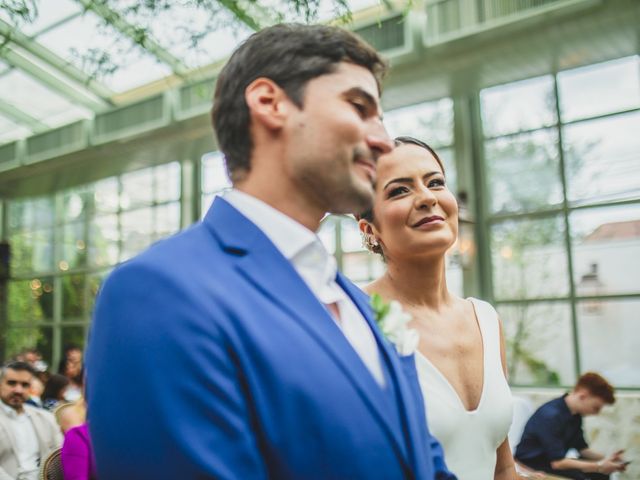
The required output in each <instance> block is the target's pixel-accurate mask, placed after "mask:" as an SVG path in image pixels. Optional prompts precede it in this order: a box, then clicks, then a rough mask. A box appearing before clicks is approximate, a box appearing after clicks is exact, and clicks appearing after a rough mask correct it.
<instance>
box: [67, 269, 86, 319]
mask: <svg viewBox="0 0 640 480" xmlns="http://www.w3.org/2000/svg"><path fill="white" fill-rule="evenodd" d="M85 279H86V277H85V275H84V274H75V275H65V276H63V277H62V321H67V320H77V319H82V318H84V315H85V303H86V301H85Z"/></svg>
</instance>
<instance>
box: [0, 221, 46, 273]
mask: <svg viewBox="0 0 640 480" xmlns="http://www.w3.org/2000/svg"><path fill="white" fill-rule="evenodd" d="M9 243H10V245H11V259H10V262H11V273H12V275H17V274H23V273H29V272H49V271H51V270H53V262H54V259H53V230H52V229H48V230H33V231H26V232H23V233H16V234H14V235H11V236H10V237H9Z"/></svg>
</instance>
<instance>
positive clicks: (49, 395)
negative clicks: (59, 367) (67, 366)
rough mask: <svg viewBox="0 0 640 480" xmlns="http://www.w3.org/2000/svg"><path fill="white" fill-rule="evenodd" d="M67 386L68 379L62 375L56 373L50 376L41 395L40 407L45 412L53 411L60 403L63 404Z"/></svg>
mask: <svg viewBox="0 0 640 480" xmlns="http://www.w3.org/2000/svg"><path fill="white" fill-rule="evenodd" d="M69 384H70V382H69V379H68V378H67V377H65V376H64V375H60V374H57V373H56V374H53V375H51V377H50V378H49V381H48V382H47V384H46V385H45V387H44V392H43V393H42V406H43V407H44V408H46V409H47V410H53V409H55V408H56V407H57V406H58V405H60V404H61V403H65V402H66V399H65V398H66V397H65V394H66V391H67V389H68V388H69Z"/></svg>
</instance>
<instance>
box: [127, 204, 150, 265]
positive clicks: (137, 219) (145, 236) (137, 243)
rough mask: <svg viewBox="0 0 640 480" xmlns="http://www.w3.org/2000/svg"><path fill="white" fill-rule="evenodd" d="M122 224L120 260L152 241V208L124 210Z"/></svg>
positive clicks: (142, 248) (132, 254) (135, 252)
mask: <svg viewBox="0 0 640 480" xmlns="http://www.w3.org/2000/svg"><path fill="white" fill-rule="evenodd" d="M120 222H121V225H122V251H121V252H120V261H121V262H122V261H124V260H128V259H129V258H131V257H133V256H134V255H136V254H137V253H139V252H141V251H142V250H144V249H145V248H146V247H148V246H149V245H150V244H151V242H152V241H153V209H152V208H140V209H138V210H133V211H130V212H124V213H123V214H122V215H121V217H120Z"/></svg>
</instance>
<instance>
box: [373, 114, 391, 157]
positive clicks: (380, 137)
mask: <svg viewBox="0 0 640 480" xmlns="http://www.w3.org/2000/svg"><path fill="white" fill-rule="evenodd" d="M367 144H368V145H369V148H370V149H371V150H373V151H376V152H377V153H378V155H382V154H385V153H389V152H390V151H391V150H393V140H392V139H391V137H390V136H389V134H388V133H387V130H386V129H385V128H384V125H383V124H382V122H381V121H376V122H374V125H373V126H372V128H371V130H370V132H369V134H368V135H367Z"/></svg>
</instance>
